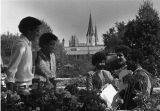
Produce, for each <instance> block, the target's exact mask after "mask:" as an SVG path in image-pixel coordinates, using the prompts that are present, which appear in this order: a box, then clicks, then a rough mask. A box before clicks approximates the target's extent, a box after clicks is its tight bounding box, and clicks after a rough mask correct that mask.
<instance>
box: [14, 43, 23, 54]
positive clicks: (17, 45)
mask: <svg viewBox="0 0 160 111" xmlns="http://www.w3.org/2000/svg"><path fill="white" fill-rule="evenodd" d="M25 48H26V44H25V42H23V41H21V40H18V41H16V42H15V43H14V45H13V50H14V51H18V52H19V53H22V52H24V51H25Z"/></svg>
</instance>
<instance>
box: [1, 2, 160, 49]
mask: <svg viewBox="0 0 160 111" xmlns="http://www.w3.org/2000/svg"><path fill="white" fill-rule="evenodd" d="M142 1H144V0H1V9H0V10H1V17H0V19H1V23H0V26H1V29H0V34H3V33H6V32H7V31H9V32H11V33H13V34H14V33H19V30H18V24H19V22H20V20H21V19H22V18H24V17H26V16H33V17H36V18H38V19H40V20H44V21H45V22H47V24H48V25H49V26H50V27H51V28H52V30H53V33H54V34H56V35H57V36H58V38H59V40H62V39H63V38H64V39H65V46H68V44H69V39H70V38H71V36H72V35H76V36H77V38H78V39H79V42H85V41H86V33H87V29H88V23H89V14H90V13H91V15H92V22H93V26H95V25H96V26H97V32H98V37H99V44H102V43H103V39H102V34H104V33H106V31H107V30H108V29H109V28H111V27H113V26H114V24H115V22H121V21H124V22H125V23H127V21H128V20H132V19H134V18H135V15H136V14H137V12H138V9H139V7H140V5H141V4H142ZM151 1H152V2H153V7H154V8H155V9H156V10H157V11H158V12H159V15H160V0H151Z"/></svg>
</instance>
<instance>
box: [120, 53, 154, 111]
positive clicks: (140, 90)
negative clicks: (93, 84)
mask: <svg viewBox="0 0 160 111" xmlns="http://www.w3.org/2000/svg"><path fill="white" fill-rule="evenodd" d="M129 58H130V59H129V60H128V62H127V66H128V69H130V70H132V71H133V74H132V75H127V76H126V77H124V78H123V79H124V80H123V82H124V83H127V84H128V86H127V87H126V88H125V89H123V90H121V91H120V92H119V96H120V97H121V99H123V102H122V104H121V105H120V106H119V109H120V110H132V109H134V108H136V107H138V106H139V105H140V104H141V103H142V102H143V101H141V100H142V99H141V98H139V94H142V96H146V97H147V96H149V95H150V92H151V82H150V78H149V72H148V71H146V70H144V69H143V68H142V66H141V65H140V64H141V63H142V61H143V54H142V53H141V52H139V51H137V50H133V51H132V52H131V54H130V56H129Z"/></svg>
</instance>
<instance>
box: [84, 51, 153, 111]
mask: <svg viewBox="0 0 160 111" xmlns="http://www.w3.org/2000/svg"><path fill="white" fill-rule="evenodd" d="M116 51H117V52H116V53H115V54H116V56H117V60H115V61H116V62H115V63H116V64H117V66H115V67H116V68H115V70H114V71H110V70H108V69H107V64H106V63H107V62H106V60H107V58H106V57H107V55H106V54H105V53H104V52H97V53H96V54H94V55H93V57H92V64H93V65H94V66H95V68H94V70H93V71H89V72H88V73H87V78H86V81H87V84H86V87H87V90H88V91H89V90H99V91H100V90H103V89H104V87H105V86H107V84H112V85H113V87H115V89H116V90H117V92H118V93H117V94H116V95H115V96H114V98H113V102H112V107H113V108H115V109H120V110H131V109H134V108H136V107H137V106H138V105H139V104H140V102H142V101H140V100H136V97H137V96H138V95H137V94H138V93H142V94H143V95H146V96H147V97H148V96H149V95H150V92H151V80H150V73H149V72H148V71H146V70H145V69H143V68H142V67H141V65H140V64H141V62H142V58H143V55H142V54H141V53H140V52H139V51H137V50H132V51H131V52H130V53H128V54H127V53H125V52H123V49H121V48H117V50H116ZM127 58H128V60H126V59H127ZM113 67H114V66H113ZM113 69H114V68H113Z"/></svg>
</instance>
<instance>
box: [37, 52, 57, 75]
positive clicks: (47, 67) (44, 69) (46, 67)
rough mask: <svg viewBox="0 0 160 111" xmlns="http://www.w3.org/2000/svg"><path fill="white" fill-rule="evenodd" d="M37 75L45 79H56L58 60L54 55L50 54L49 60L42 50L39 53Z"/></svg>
mask: <svg viewBox="0 0 160 111" xmlns="http://www.w3.org/2000/svg"><path fill="white" fill-rule="evenodd" d="M35 75H39V76H42V77H44V78H56V60H55V55H54V53H52V54H50V59H49V58H48V57H47V56H46V55H45V54H44V52H43V51H42V50H40V51H38V52H37V59H36V63H35Z"/></svg>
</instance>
